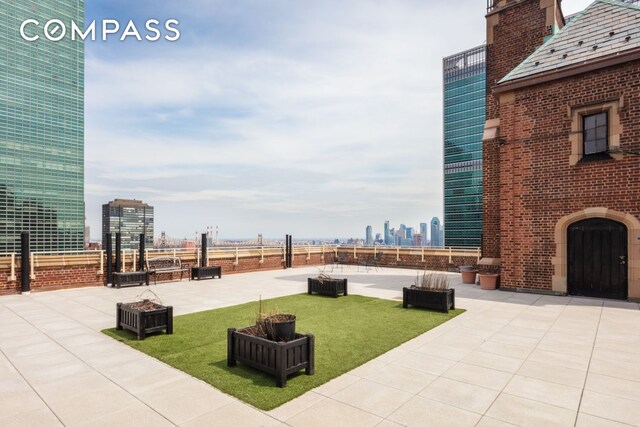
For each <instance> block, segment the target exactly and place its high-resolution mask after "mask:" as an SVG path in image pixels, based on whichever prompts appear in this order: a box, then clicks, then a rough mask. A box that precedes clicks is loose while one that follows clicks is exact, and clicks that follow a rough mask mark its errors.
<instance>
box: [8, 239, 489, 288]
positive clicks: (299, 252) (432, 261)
mask: <svg viewBox="0 0 640 427" xmlns="http://www.w3.org/2000/svg"><path fill="white" fill-rule="evenodd" d="M381 252H382V257H381V263H380V264H381V265H382V266H387V267H406V268H420V269H424V268H426V269H430V270H441V271H446V270H448V269H449V268H451V267H458V266H460V265H475V264H476V262H477V260H478V258H479V252H478V251H473V250H469V251H457V250H451V251H449V250H446V249H440V250H432V249H428V248H427V249H425V250H423V249H420V248H414V249H409V248H402V249H400V250H399V251H397V250H396V249H390V248H386V249H384V250H382V251H381ZM337 253H338V255H339V256H340V257H341V259H343V260H345V261H346V262H347V263H353V264H357V263H361V262H363V261H364V259H365V258H366V257H372V256H373V254H374V250H373V248H356V256H357V257H358V259H355V258H354V253H353V248H339V249H338V251H337ZM423 253H424V259H423ZM171 254H172V252H165V253H160V254H158V253H154V254H153V256H152V257H154V256H158V255H160V256H166V255H171ZM335 254H336V251H335V250H334V249H333V248H326V249H325V250H320V248H306V247H296V248H295V254H294V256H293V266H294V267H304V266H319V267H320V268H322V267H321V266H323V265H326V264H330V263H331V262H332V260H333V259H334V257H335ZM176 255H177V256H179V257H180V259H181V262H182V266H183V268H185V269H190V268H191V267H192V266H195V265H198V254H197V253H195V252H182V253H177V254H176ZM101 256H102V262H101V259H100V258H101ZM398 256H399V258H400V260H399V261H398V259H397V258H398ZM208 258H209V262H208V265H210V266H211V265H219V266H221V267H222V274H223V276H224V275H226V274H234V273H245V272H251V271H264V270H277V269H282V268H284V256H283V254H282V253H281V250H280V249H270V250H265V251H264V252H262V251H260V250H259V249H253V250H242V249H240V250H239V251H238V256H237V258H236V255H235V251H234V250H229V251H226V252H225V251H220V252H217V253H210V254H209V257H208ZM261 260H262V262H261ZM114 265H115V258H114ZM133 265H134V256H133V254H132V253H128V254H126V256H125V259H124V262H123V266H124V271H133V270H134V268H133ZM105 271H106V260H105V258H104V255H101V253H100V252H95V253H86V254H84V255H77V256H65V257H62V256H43V255H41V256H36V257H35V258H34V267H33V273H34V275H35V278H34V279H33V280H32V282H31V290H32V291H34V292H38V291H44V290H54V289H63V288H76V287H85V286H103V285H104V283H105V281H106V278H105ZM14 274H15V280H10V276H11V263H10V261H9V259H8V258H0V294H14V293H18V292H20V283H21V277H22V276H21V271H20V258H19V257H18V256H16V257H15V260H14ZM188 277H189V272H188V271H187V272H184V273H183V279H187V280H188ZM179 278H180V273H175V272H174V273H165V274H161V275H159V276H158V277H157V279H158V281H159V282H160V281H174V280H178V279H179Z"/></svg>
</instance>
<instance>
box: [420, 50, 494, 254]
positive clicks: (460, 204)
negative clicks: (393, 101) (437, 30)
mask: <svg viewBox="0 0 640 427" xmlns="http://www.w3.org/2000/svg"><path fill="white" fill-rule="evenodd" d="M443 74H444V76H443V77H444V224H445V230H444V234H445V237H444V240H445V241H444V242H443V244H446V246H463V247H464V246H476V247H477V246H480V240H481V235H482V133H483V130H484V123H485V105H486V100H485V97H486V90H485V87H486V84H485V75H486V61H485V47H484V46H479V47H476V48H473V49H470V50H467V51H464V52H461V53H458V54H455V55H453V56H449V57H447V58H444V60H443ZM432 245H434V244H433V242H432Z"/></svg>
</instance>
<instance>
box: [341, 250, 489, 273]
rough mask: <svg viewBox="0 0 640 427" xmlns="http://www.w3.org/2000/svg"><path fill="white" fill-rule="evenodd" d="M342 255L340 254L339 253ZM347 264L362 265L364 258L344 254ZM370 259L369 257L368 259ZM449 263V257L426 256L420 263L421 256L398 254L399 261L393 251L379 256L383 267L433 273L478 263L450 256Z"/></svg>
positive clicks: (470, 257) (468, 258)
mask: <svg viewBox="0 0 640 427" xmlns="http://www.w3.org/2000/svg"><path fill="white" fill-rule="evenodd" d="M341 254H342V253H341ZM342 255H346V257H347V263H348V264H354V265H358V264H363V263H364V261H365V260H366V259H368V258H367V257H366V256H363V255H358V259H354V257H353V252H352V251H348V252H347V253H346V254H342ZM369 259H370V257H369ZM451 261H452V262H449V257H448V256H446V255H426V254H425V256H424V261H422V255H418V254H416V255H410V254H407V253H406V252H405V253H400V261H398V260H397V257H396V253H395V251H392V250H390V251H388V252H383V253H382V255H381V256H380V265H381V266H383V267H405V268H419V269H427V270H435V271H447V270H449V268H457V267H459V266H461V265H472V266H475V265H476V263H477V262H478V258H477V256H471V255H470V256H452V257H451Z"/></svg>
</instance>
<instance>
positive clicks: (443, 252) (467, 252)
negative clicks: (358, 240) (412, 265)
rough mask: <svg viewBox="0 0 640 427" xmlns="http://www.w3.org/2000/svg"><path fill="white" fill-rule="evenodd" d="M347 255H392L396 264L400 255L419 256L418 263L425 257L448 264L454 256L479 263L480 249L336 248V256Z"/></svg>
mask: <svg viewBox="0 0 640 427" xmlns="http://www.w3.org/2000/svg"><path fill="white" fill-rule="evenodd" d="M340 251H341V252H343V253H345V252H346V253H347V254H349V255H353V259H354V260H357V259H358V253H360V254H365V255H370V254H373V255H374V256H378V255H383V254H392V255H395V257H396V262H400V261H402V258H401V255H410V256H416V255H419V256H420V261H421V262H424V261H425V256H443V257H447V258H448V259H449V263H452V262H453V257H454V256H462V257H474V258H476V261H480V258H481V257H482V252H481V250H480V248H467V247H465V248H463V247H454V246H448V247H444V248H435V247H430V246H355V245H351V246H345V245H342V246H339V247H337V248H336V255H337V253H338V252H340Z"/></svg>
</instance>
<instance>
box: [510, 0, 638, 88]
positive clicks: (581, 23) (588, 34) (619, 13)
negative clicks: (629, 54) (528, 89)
mask: <svg viewBox="0 0 640 427" xmlns="http://www.w3.org/2000/svg"><path fill="white" fill-rule="evenodd" d="M638 48H640V6H637V5H634V4H630V3H623V2H620V1H616V0H596V1H595V2H593V3H592V4H591V5H590V6H589V7H587V8H586V9H585V10H584V11H582V12H580V13H579V14H578V15H577V16H576V17H575V18H574V19H572V20H571V22H569V23H568V24H567V25H566V26H565V27H564V28H562V29H561V30H560V31H558V32H557V33H556V34H554V35H553V36H552V37H551V38H549V40H547V42H546V43H544V44H543V45H542V46H540V47H539V48H538V49H537V50H536V51H535V52H533V53H532V54H531V56H529V57H528V58H527V59H525V60H524V61H523V62H522V63H520V65H518V66H517V67H516V68H514V69H513V70H512V71H511V72H510V73H509V74H507V75H506V76H505V77H504V78H503V79H502V80H500V82H499V83H504V82H510V81H513V80H517V79H521V78H523V77H529V76H533V75H535V74H539V73H543V72H548V71H554V70H558V69H561V68H563V67H568V66H570V65H578V64H583V63H587V62H589V61H592V60H594V59H597V58H598V59H599V58H604V57H608V56H611V55H616V54H620V53H622V52H625V51H629V50H632V49H638Z"/></svg>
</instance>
